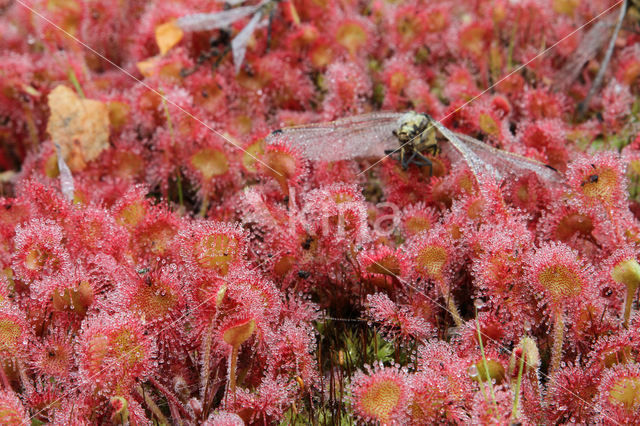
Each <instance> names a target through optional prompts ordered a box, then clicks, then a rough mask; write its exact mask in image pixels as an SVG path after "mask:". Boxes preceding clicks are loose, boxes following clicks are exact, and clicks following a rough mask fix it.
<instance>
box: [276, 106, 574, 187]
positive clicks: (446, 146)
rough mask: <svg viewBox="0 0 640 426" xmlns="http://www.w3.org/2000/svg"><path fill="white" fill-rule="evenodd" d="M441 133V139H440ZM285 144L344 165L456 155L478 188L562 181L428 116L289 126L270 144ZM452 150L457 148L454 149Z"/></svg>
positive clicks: (423, 162) (385, 115)
mask: <svg viewBox="0 0 640 426" xmlns="http://www.w3.org/2000/svg"><path fill="white" fill-rule="evenodd" d="M438 133H439V134H440V136H442V138H438ZM280 140H282V141H285V142H288V143H290V144H291V145H292V146H294V147H296V148H298V149H300V150H301V151H302V153H303V155H305V156H306V157H307V158H308V159H309V160H312V161H340V160H350V159H355V158H375V157H382V156H384V155H389V154H397V156H398V160H399V161H400V165H401V166H402V168H403V169H406V168H407V167H408V166H409V165H411V164H415V165H417V166H423V167H429V169H430V170H431V168H432V163H431V160H429V158H428V157H426V156H425V154H427V153H430V154H434V155H435V154H437V153H439V152H440V151H441V150H442V151H444V152H445V154H447V155H455V152H457V153H458V154H459V155H461V156H462V158H463V160H464V161H465V162H466V163H467V165H468V166H469V168H470V169H471V171H472V172H473V174H474V175H475V177H476V179H478V182H479V183H484V182H485V181H486V179H487V178H494V179H497V180H500V179H502V178H503V177H504V176H505V175H506V174H518V173H524V172H527V171H528V172H534V173H535V174H536V175H537V176H538V177H539V178H540V179H541V180H543V181H548V182H557V183H560V182H562V180H563V179H562V177H561V176H560V175H559V174H558V172H557V171H556V170H555V169H554V168H552V167H550V166H547V165H546V164H544V163H541V162H539V161H536V160H532V159H530V158H527V157H523V156H521V155H517V154H513V153H510V152H507V151H502V150H500V149H497V148H494V147H492V146H490V145H487V144H485V143H483V142H481V141H479V140H477V139H475V138H473V137H471V136H468V135H465V134H463V133H457V132H453V131H451V130H449V129H448V128H447V127H445V126H444V125H443V124H441V123H440V122H438V121H437V120H434V119H433V118H431V117H430V116H429V115H427V114H421V113H418V112H414V111H409V112H407V113H396V112H374V113H368V114H363V115H356V116H353V117H347V118H343V119H339V120H336V121H332V122H329V123H318V124H308V125H302V126H295V127H287V128H284V129H279V130H276V131H274V132H272V133H271V134H270V135H269V136H268V137H267V143H268V144H272V143H275V142H277V141H280ZM452 148H453V149H452Z"/></svg>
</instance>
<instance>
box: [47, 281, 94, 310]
mask: <svg viewBox="0 0 640 426" xmlns="http://www.w3.org/2000/svg"><path fill="white" fill-rule="evenodd" d="M93 296H94V295H93V288H91V285H90V284H89V282H87V281H82V282H81V283H79V284H78V285H77V286H74V287H68V288H65V289H64V290H62V291H54V292H53V308H54V309H55V310H58V311H72V312H75V313H77V314H78V315H84V314H85V313H86V312H87V309H88V308H89V306H91V303H93Z"/></svg>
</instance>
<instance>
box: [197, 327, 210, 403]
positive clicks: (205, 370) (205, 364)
mask: <svg viewBox="0 0 640 426" xmlns="http://www.w3.org/2000/svg"><path fill="white" fill-rule="evenodd" d="M212 336H213V322H212V323H211V324H209V327H207V332H206V333H205V335H204V339H203V340H202V374H201V376H200V388H201V389H200V392H201V395H200V396H201V397H202V401H204V400H205V398H206V396H207V387H208V386H209V375H210V374H211V371H210V368H211V367H210V364H211V340H212Z"/></svg>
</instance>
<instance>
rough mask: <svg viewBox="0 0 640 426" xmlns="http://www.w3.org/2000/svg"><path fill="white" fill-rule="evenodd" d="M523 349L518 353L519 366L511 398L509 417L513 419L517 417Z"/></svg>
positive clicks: (522, 368) (522, 367)
mask: <svg viewBox="0 0 640 426" xmlns="http://www.w3.org/2000/svg"><path fill="white" fill-rule="evenodd" d="M524 356H525V353H524V350H523V351H522V354H520V367H519V368H518V379H517V380H516V388H515V390H514V393H515V396H514V398H513V409H512V410H511V417H512V418H513V419H517V418H518V402H519V401H520V384H521V383H522V371H523V370H524Z"/></svg>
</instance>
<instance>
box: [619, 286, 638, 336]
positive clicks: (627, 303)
mask: <svg viewBox="0 0 640 426" xmlns="http://www.w3.org/2000/svg"><path fill="white" fill-rule="evenodd" d="M635 294H636V287H634V286H631V285H627V294H626V296H625V299H624V314H623V318H624V322H623V323H622V325H623V326H624V328H628V327H629V317H630V316H631V306H632V304H633V296H635Z"/></svg>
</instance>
